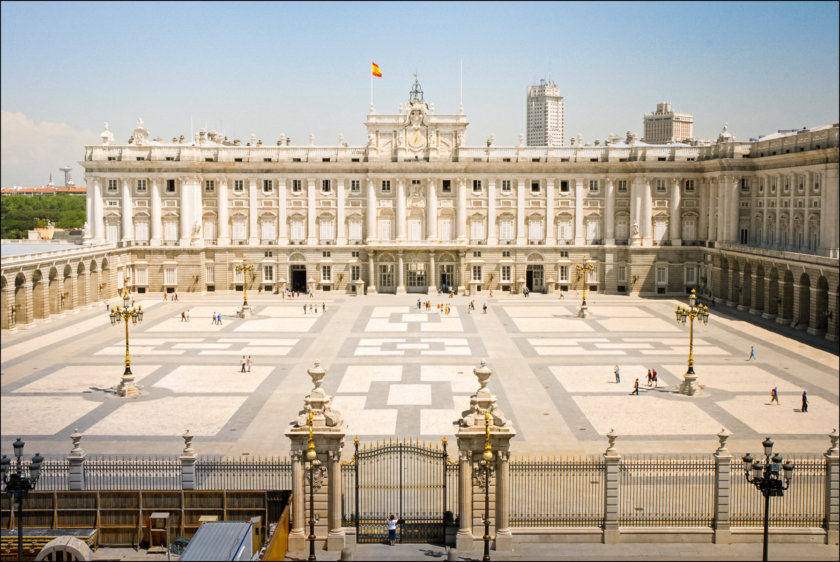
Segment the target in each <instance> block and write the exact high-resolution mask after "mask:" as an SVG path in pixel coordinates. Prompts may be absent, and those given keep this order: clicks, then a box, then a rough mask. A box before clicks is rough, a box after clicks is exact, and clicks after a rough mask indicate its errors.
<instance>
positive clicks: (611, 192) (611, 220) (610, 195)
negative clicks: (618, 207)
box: [604, 178, 615, 246]
mask: <svg viewBox="0 0 840 562" xmlns="http://www.w3.org/2000/svg"><path fill="white" fill-rule="evenodd" d="M606 182H607V192H606V209H605V210H604V213H605V215H606V216H605V217H604V219H605V220H604V238H605V240H604V243H605V244H606V245H607V246H614V245H615V185H614V184H615V182H614V181H613V179H612V178H607V180H606Z"/></svg>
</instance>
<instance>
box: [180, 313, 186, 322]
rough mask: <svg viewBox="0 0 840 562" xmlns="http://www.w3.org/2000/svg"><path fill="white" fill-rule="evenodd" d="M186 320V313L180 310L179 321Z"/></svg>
mask: <svg viewBox="0 0 840 562" xmlns="http://www.w3.org/2000/svg"><path fill="white" fill-rule="evenodd" d="M186 321H187V313H186V312H184V311H183V310H182V311H181V322H186Z"/></svg>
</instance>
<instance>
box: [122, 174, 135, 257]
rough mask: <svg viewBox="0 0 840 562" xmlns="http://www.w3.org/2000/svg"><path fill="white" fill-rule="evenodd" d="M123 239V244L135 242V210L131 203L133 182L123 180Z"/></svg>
mask: <svg viewBox="0 0 840 562" xmlns="http://www.w3.org/2000/svg"><path fill="white" fill-rule="evenodd" d="M121 210H122V238H121V240H122V241H123V242H131V241H132V240H134V228H133V227H134V222H133V220H132V219H133V213H134V208H133V205H132V201H131V182H129V181H128V180H123V182H122V209H121Z"/></svg>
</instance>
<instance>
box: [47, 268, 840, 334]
mask: <svg viewBox="0 0 840 562" xmlns="http://www.w3.org/2000/svg"><path fill="white" fill-rule="evenodd" d="M816 282H817V280H816V279H814V280H813V281H812V282H811V283H812V285H811V287H810V291H811V295H810V296H811V299H810V300H811V307H810V310H809V311H808V329H807V332H808V333H809V334H811V335H812V336H823V335H825V328H817V325H818V324H819V321H820V317H821V316H823V315H824V314H825V310H826V309H825V308H824V309H821V310H820V309H818V308H817V303H818V302H819V298H820V296H819V295H820V290H819V289H817V288H816V287H815V286H814V285H813V283H816ZM42 284H43V283H42ZM826 308H828V303H826Z"/></svg>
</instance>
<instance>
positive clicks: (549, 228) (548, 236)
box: [545, 179, 557, 246]
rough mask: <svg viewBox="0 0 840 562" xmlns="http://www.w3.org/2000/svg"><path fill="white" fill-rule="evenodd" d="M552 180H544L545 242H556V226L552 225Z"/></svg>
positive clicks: (551, 244)
mask: <svg viewBox="0 0 840 562" xmlns="http://www.w3.org/2000/svg"><path fill="white" fill-rule="evenodd" d="M554 212H555V209H554V180H553V179H549V180H546V181H545V243H546V244H547V245H549V246H554V245H556V244H557V228H556V227H555V226H554Z"/></svg>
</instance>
